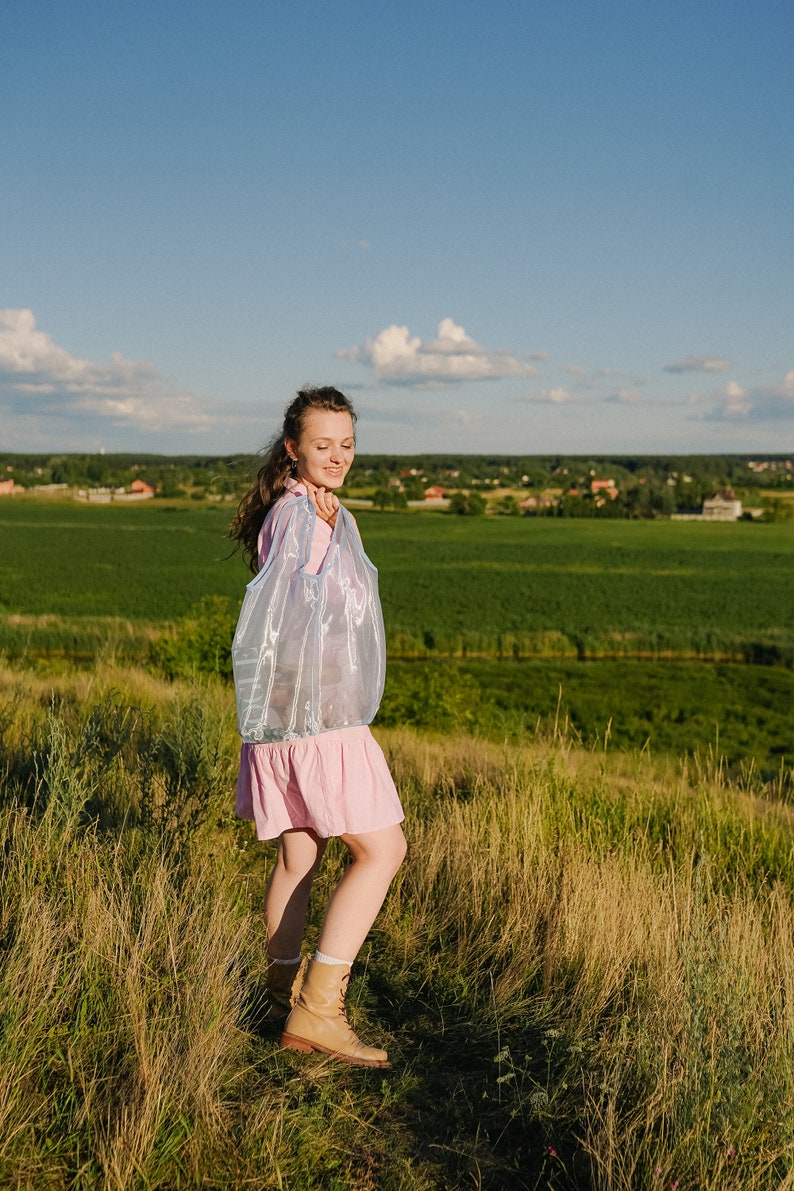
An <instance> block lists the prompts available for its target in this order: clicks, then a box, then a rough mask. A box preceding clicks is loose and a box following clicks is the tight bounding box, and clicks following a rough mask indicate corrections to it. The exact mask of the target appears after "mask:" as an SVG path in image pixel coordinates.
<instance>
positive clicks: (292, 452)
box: [284, 438, 298, 462]
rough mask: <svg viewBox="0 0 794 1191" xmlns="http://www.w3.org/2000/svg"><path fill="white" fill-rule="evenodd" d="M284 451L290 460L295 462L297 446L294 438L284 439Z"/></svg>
mask: <svg viewBox="0 0 794 1191" xmlns="http://www.w3.org/2000/svg"><path fill="white" fill-rule="evenodd" d="M284 450H285V451H286V452H287V454H288V455H289V457H290V459H292V461H293V462H295V460H296V459H297V458H298V444H297V443H296V442H295V439H294V438H285V439H284Z"/></svg>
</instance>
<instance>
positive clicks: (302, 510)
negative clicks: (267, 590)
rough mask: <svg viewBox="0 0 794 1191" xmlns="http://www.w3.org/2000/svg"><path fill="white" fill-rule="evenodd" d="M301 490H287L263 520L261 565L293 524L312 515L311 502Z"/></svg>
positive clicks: (259, 551) (260, 533)
mask: <svg viewBox="0 0 794 1191" xmlns="http://www.w3.org/2000/svg"><path fill="white" fill-rule="evenodd" d="M302 495H303V494H301V493H299V492H285V493H284V494H283V495H282V496H280V497H279V498H278V500H277V501H275V502H274V503H273V504H272V505H271V506H270V508H269V509H268V511H267V513H266V514H265V519H264V521H263V522H262V528H261V529H260V531H259V540H258V544H257V553H258V555H259V563H260V566H261V565H262V564H263V563H264V561H265V559H266V558H267V556H268V555H269V554H270V552H271V550H272V549H273V546H274V545H279V543H280V542H281V541H282V540H283V538H284V535H285V534H286V533H287V532H288V531H289V527H290V526H291V525H295V524H296V523H303V522H304V521H306V520H308V519H309V518H310V516H311V509H310V506H309V502H308V500H307V499H306V497H305V495H303V498H302V499H301V497H302Z"/></svg>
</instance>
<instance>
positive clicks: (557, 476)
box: [0, 454, 794, 522]
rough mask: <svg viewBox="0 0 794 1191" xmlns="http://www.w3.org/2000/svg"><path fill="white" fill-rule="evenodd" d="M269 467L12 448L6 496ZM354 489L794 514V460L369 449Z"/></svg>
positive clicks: (236, 486)
mask: <svg viewBox="0 0 794 1191" xmlns="http://www.w3.org/2000/svg"><path fill="white" fill-rule="evenodd" d="M258 465H259V460H258V458H257V457H251V456H237V457H226V458H202V457H192V456H191V457H168V456H144V457H134V456H123V455H101V454H100V455H61V456H49V457H44V456H23V455H0V475H2V478H0V498H2V497H40V498H49V499H68V500H74V501H77V502H79V503H82V504H111V503H113V504H115V503H125V502H127V503H129V502H137V501H148V500H156V499H160V500H172V501H173V500H190V501H210V502H213V501H214V502H219V501H220V502H228V503H235V502H236V501H238V500H239V499H240V497H241V495H242V493H243V492H244V491H245V488H246V487H247V485H248V484H249V482H250V477H251V476H252V475H254V474H255V472H256V469H257V467H258ZM343 496H344V499H345V500H346V501H348V502H349V503H350V505H351V506H352V507H357V508H367V507H369V508H374V509H378V510H380V511H384V512H386V511H399V510H400V509H422V508H424V509H428V510H432V509H435V510H442V511H445V512H449V513H451V514H459V515H482V514H487V515H489V516H530V517H533V516H534V517H599V518H600V517H623V518H657V517H666V518H670V519H672V520H687V521H698V520H700V521H727V522H731V521H739V520H790V519H794V463H793V462H792V459H790V458H788V457H785V456H762V457H754V458H748V457H740V456H691V457H681V458H675V457H658V458H657V457H647V456H643V457H628V456H627V457H622V456H613V457H610V458H608V459H583V458H581V457H575V456H574V457H569V458H562V457H542V456H518V457H500V456H474V455H472V456H455V457H451V456H418V457H411V458H408V459H403V458H400V457H396V456H382V455H377V456H372V455H361V456H359V457H358V458H357V460H356V466H355V468H354V470H353V471H352V472H351V474H350V477H349V479H348V483H347V484H346V486H345V489H344V493H343Z"/></svg>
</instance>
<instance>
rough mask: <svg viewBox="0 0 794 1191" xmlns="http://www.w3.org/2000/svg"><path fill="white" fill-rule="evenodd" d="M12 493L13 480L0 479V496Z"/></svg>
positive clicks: (11, 494)
mask: <svg viewBox="0 0 794 1191" xmlns="http://www.w3.org/2000/svg"><path fill="white" fill-rule="evenodd" d="M13 495H14V481H13V480H0V496H13Z"/></svg>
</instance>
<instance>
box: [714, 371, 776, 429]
mask: <svg viewBox="0 0 794 1191" xmlns="http://www.w3.org/2000/svg"><path fill="white" fill-rule="evenodd" d="M708 405H709V408H708V409H707V411H706V412H705V413H704V414H703V415H702V416H703V418H704V420H705V421H709V422H737V421H740V420H741V421H742V422H753V423H759V422H778V421H781V420H794V370H792V371H791V372H787V373H786V375H785V376H784V377H783V380H782V382H781V383H780V384H777V385H765V386H763V387H760V388H757V389H750V390H745V389H743V388H742V387H741V385H739V384H737V383H736V381H729V382H728V383H727V385H725V387H724V388H722V389H720V390H718V391H717V392H716V393H712V394H711V397H710V399H708Z"/></svg>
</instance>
